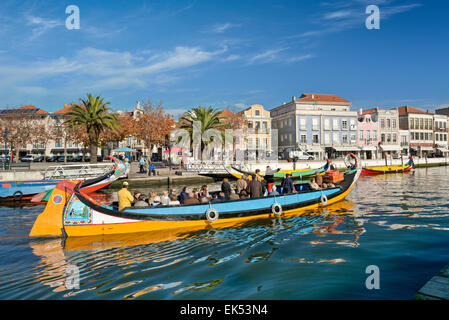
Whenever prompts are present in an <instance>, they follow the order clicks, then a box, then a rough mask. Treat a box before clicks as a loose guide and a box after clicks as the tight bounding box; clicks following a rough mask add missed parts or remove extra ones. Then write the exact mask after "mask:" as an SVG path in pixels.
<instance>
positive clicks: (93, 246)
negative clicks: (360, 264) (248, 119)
mask: <svg viewBox="0 0 449 320" xmlns="http://www.w3.org/2000/svg"><path fill="white" fill-rule="evenodd" d="M354 206H355V204H354V203H353V202H350V201H348V200H343V201H340V202H337V203H334V204H332V205H329V206H328V207H326V208H322V209H319V210H307V211H302V212H301V215H304V216H316V215H323V214H329V215H331V216H337V217H338V216H343V215H346V214H353V209H354ZM323 210H324V211H323ZM326 219H327V220H328V219H329V217H328V218H326ZM270 225H272V224H271V223H270V222H269V221H267V220H266V219H259V220H251V221H244V222H241V223H234V222H229V223H221V224H219V225H217V226H214V227H213V228H204V227H202V226H195V227H185V228H175V229H167V230H157V231H147V232H138V233H123V234H103V235H94V236H85V237H68V238H65V239H63V240H61V239H47V240H38V241H30V246H31V248H32V249H33V253H34V254H35V255H37V256H45V257H46V260H45V264H47V263H50V262H51V263H52V264H58V263H60V261H62V260H63V258H64V253H63V251H62V250H64V251H67V252H71V251H80V250H97V249H108V248H116V247H132V246H138V245H147V244H157V243H161V242H165V241H169V242H170V241H175V240H181V239H192V238H195V237H198V236H201V235H203V234H206V235H207V234H210V233H211V234H212V233H214V232H216V231H218V230H225V229H233V228H243V229H245V228H254V227H258V226H270ZM326 228H327V227H326Z"/></svg>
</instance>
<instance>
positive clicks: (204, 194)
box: [199, 185, 210, 198]
mask: <svg viewBox="0 0 449 320" xmlns="http://www.w3.org/2000/svg"><path fill="white" fill-rule="evenodd" d="M199 196H200V198H203V197H207V198H210V195H209V191H208V190H207V185H203V186H202V187H201V190H200V195H199Z"/></svg>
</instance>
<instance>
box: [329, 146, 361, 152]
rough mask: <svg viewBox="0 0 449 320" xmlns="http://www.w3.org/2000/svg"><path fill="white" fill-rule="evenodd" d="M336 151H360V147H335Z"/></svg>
mask: <svg viewBox="0 0 449 320" xmlns="http://www.w3.org/2000/svg"><path fill="white" fill-rule="evenodd" d="M333 148H334V149H335V151H360V148H358V147H351V146H344V147H333Z"/></svg>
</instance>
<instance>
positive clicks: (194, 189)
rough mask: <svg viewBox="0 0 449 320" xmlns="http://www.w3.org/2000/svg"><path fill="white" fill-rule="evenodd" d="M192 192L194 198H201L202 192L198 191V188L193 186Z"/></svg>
mask: <svg viewBox="0 0 449 320" xmlns="http://www.w3.org/2000/svg"><path fill="white" fill-rule="evenodd" d="M192 193H193V197H194V198H196V199H198V200H200V193H199V191H198V188H193V190H192Z"/></svg>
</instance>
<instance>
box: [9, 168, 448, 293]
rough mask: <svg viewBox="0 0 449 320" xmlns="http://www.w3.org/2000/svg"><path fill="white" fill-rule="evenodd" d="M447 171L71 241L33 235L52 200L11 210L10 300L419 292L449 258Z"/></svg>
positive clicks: (387, 178)
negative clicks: (266, 213)
mask: <svg viewBox="0 0 449 320" xmlns="http://www.w3.org/2000/svg"><path fill="white" fill-rule="evenodd" d="M448 173H449V170H448V168H446V167H439V168H429V169H417V170H416V171H415V173H411V174H391V175H380V176H367V177H361V178H360V180H359V181H358V183H357V186H356V188H355V189H354V190H353V191H352V192H351V194H350V195H349V196H348V198H347V200H346V201H344V202H341V203H340V204H335V205H332V206H330V207H328V208H326V209H322V210H317V211H308V212H304V214H303V215H299V216H296V217H293V218H289V219H264V220H256V221H251V222H248V223H246V224H244V225H241V226H239V227H235V228H227V229H220V230H213V229H211V230H187V231H185V232H184V233H182V234H175V233H157V234H154V233H152V234H138V235H126V236H121V237H114V238H112V239H111V238H102V237H98V238H91V239H88V240H86V239H84V240H71V239H68V241H66V242H65V243H63V242H62V241H61V240H48V239H47V240H30V239H28V238H27V235H28V233H29V231H30V229H31V226H32V224H33V222H34V220H35V218H36V216H37V215H38V214H39V213H40V212H42V210H43V206H34V207H22V208H9V207H0V226H1V227H0V299H410V298H412V297H413V296H414V294H415V293H416V292H417V291H418V290H419V289H420V288H421V287H422V286H423V285H424V284H425V283H426V282H427V281H428V280H429V279H430V278H431V277H432V276H433V275H434V274H435V273H437V272H438V271H439V270H440V269H441V268H442V267H443V266H445V265H446V264H447V263H449V245H448V244H449V205H448V191H449V177H448ZM96 196H97V197H98V198H99V199H104V200H108V199H110V198H111V194H108V193H106V194H98V195H96ZM373 265H374V266H377V267H378V268H379V285H380V288H379V289H371V290H369V289H367V287H366V279H367V277H369V276H370V274H371V273H366V269H367V267H368V266H373ZM76 271H78V272H79V288H76V287H75V288H72V286H73V285H74V284H76V276H75V278H74V277H73V275H76ZM73 279H75V280H73Z"/></svg>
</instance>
